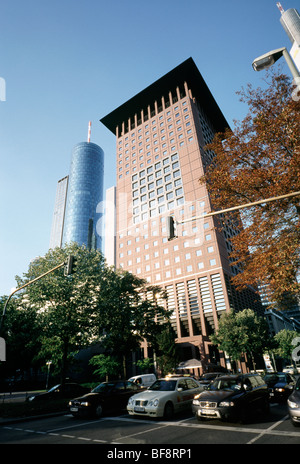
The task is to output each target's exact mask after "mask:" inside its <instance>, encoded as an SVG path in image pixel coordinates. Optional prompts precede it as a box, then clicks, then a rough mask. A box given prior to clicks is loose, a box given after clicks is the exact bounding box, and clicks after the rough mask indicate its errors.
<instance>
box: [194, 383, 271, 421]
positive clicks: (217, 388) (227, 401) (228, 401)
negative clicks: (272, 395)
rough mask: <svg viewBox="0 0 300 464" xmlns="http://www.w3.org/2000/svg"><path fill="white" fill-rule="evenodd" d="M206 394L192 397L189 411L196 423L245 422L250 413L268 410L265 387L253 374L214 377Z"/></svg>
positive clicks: (266, 389)
mask: <svg viewBox="0 0 300 464" xmlns="http://www.w3.org/2000/svg"><path fill="white" fill-rule="evenodd" d="M206 388H207V390H205V391H204V392H202V393H200V394H199V395H196V396H195V398H194V400H193V404H192V410H193V413H194V414H195V417H196V418H197V419H198V420H203V419H205V418H207V419H213V418H214V419H221V420H229V419H234V420H236V419H239V420H240V421H242V422H245V421H247V420H248V417H249V416H250V415H251V414H252V412H253V411H256V410H259V409H260V410H263V411H264V412H267V411H268V409H269V393H268V387H267V385H266V384H265V382H264V381H263V379H262V378H261V377H260V376H259V375H257V374H239V375H224V376H221V377H217V378H216V379H215V380H214V381H213V383H212V384H211V385H209V386H208V387H206Z"/></svg>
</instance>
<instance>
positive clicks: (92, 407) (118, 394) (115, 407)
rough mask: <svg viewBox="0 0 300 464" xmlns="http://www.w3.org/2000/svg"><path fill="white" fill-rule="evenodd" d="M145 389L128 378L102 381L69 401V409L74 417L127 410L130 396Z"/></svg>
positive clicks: (97, 415)
mask: <svg viewBox="0 0 300 464" xmlns="http://www.w3.org/2000/svg"><path fill="white" fill-rule="evenodd" d="M141 390H144V389H143V388H141V387H139V386H138V385H136V384H135V383H133V382H129V381H128V380H116V381H112V382H102V383H100V385H98V386H97V387H96V388H94V389H93V390H92V391H91V392H90V393H88V394H86V395H84V396H81V397H79V398H75V399H73V400H71V401H70V402H69V409H70V412H71V414H73V416H74V417H77V416H90V417H92V416H94V417H101V416H102V415H103V414H105V413H107V412H108V411H122V409H125V410H126V405H127V402H128V399H129V398H130V396H132V395H134V394H135V393H137V392H139V391H141Z"/></svg>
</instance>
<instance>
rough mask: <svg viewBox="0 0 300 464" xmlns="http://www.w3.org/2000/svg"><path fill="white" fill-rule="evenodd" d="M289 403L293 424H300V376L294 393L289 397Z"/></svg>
mask: <svg viewBox="0 0 300 464" xmlns="http://www.w3.org/2000/svg"><path fill="white" fill-rule="evenodd" d="M287 405H288V411H289V415H290V419H291V421H292V424H294V425H295V426H297V425H298V426H300V377H299V378H298V380H297V383H296V386H295V388H294V391H293V393H292V394H291V395H290V396H289V397H288V400H287Z"/></svg>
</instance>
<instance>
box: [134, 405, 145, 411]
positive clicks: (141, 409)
mask: <svg viewBox="0 0 300 464" xmlns="http://www.w3.org/2000/svg"><path fill="white" fill-rule="evenodd" d="M134 410H135V411H136V412H145V408H142V406H135V408H134Z"/></svg>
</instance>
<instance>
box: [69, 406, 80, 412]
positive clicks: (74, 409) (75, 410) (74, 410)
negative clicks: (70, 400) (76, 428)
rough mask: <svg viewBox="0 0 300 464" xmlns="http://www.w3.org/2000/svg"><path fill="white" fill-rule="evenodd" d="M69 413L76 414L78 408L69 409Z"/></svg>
mask: <svg viewBox="0 0 300 464" xmlns="http://www.w3.org/2000/svg"><path fill="white" fill-rule="evenodd" d="M70 411H71V412H78V408H75V407H72V408H70Z"/></svg>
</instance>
